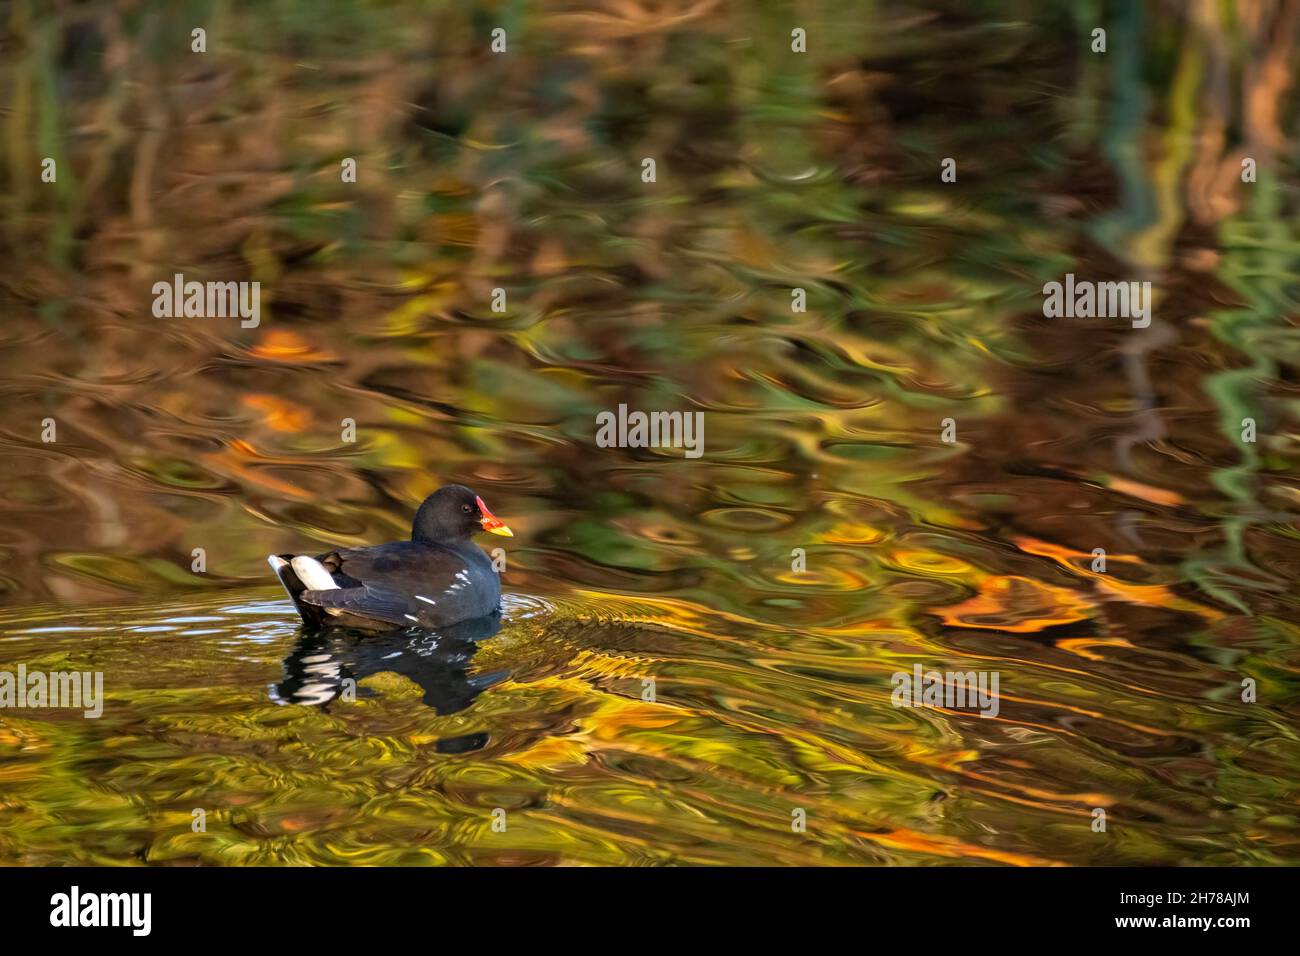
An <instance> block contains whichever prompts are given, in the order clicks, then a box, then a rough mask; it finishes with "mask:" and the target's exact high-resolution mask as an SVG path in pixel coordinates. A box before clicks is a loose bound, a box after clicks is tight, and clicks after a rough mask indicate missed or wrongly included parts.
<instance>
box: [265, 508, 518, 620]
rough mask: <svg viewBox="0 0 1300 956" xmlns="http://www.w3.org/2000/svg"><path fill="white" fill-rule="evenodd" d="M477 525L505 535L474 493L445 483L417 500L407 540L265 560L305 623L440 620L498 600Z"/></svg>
mask: <svg viewBox="0 0 1300 956" xmlns="http://www.w3.org/2000/svg"><path fill="white" fill-rule="evenodd" d="M478 531H490V532H491V533H492V534H503V535H507V536H510V535H511V531H510V529H509V528H507V527H506V526H505V524H504V523H502V521H501V520H500V519H499V518H497V517H496V516H495V515H493V514H492V512H491V511H489V510H488V507H487V505H485V504H484V503H483V499H482V498H480V497H479V496H478V495H476V494H474V492H472V491H470V490H469V489H468V488H466V487H465V486H464V485H447V486H446V487H443V488H439V489H438V490H437V491H435V492H434V493H433V494H431V495H430V496H429V497H428V498H426V499H424V504H422V505H420V510H419V511H417V512H416V513H415V521H414V523H413V524H412V526H411V540H410V541H394V542H392V543H390V544H380V545H375V546H374V547H372V548H340V549H338V550H337V551H330V552H328V553H327V554H321V555H317V556H316V557H314V558H313V557H309V556H307V555H305V554H299V555H293V554H273V555H270V556H269V557H268V558H267V559H266V560H267V562H268V563H269V564H270V565H271V567H272V569H274V571H275V574H276V577H278V578H279V579H280V583H281V584H283V585H284V589H285V590H286V591H287V592H289V597H290V598H291V599H292V600H293V603H294V606H295V607H297V608H298V613H299V614H300V615H302V620H303V623H304V624H306V625H307V626H308V627H325V626H333V625H338V626H344V627H355V628H361V629H364V630H368V631H387V630H391V629H393V628H394V627H410V626H411V625H418V626H420V627H427V628H437V627H445V626H446V625H449V624H455V623H456V622H458V621H467V620H470V619H471V618H476V617H482V616H484V615H486V614H491V613H492V612H494V611H496V610H498V609H499V608H500V606H501V582H500V580H499V579H498V578H497V574H496V571H494V570H493V568H492V561H491V559H490V558H488V556H487V555H486V554H484V553H483V551H482V549H480V548H479V547H478V546H477V545H476V544H474V542H473V541H471V540H470V537H471V536H472V535H473V534H475V533H476V532H478Z"/></svg>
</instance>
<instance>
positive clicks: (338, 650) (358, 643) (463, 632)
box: [270, 613, 509, 752]
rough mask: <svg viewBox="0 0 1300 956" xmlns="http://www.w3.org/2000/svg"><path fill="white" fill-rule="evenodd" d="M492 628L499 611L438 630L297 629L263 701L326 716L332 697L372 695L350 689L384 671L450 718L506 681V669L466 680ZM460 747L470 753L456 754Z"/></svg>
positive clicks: (493, 631) (495, 628) (498, 623)
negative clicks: (324, 711) (320, 710)
mask: <svg viewBox="0 0 1300 956" xmlns="http://www.w3.org/2000/svg"><path fill="white" fill-rule="evenodd" d="M500 630H501V614H500V613H497V614H493V615H490V616H488V617H483V618H478V619H476V620H470V621H462V622H460V623H458V624H453V625H451V626H449V627H446V628H442V629H441V630H438V631H427V630H423V629H421V628H415V627H412V628H401V629H396V630H393V631H390V632H387V633H381V634H375V633H370V632H365V631H358V630H353V629H350V628H327V629H325V630H321V631H312V630H307V629H304V630H303V633H302V635H301V636H300V637H299V638H298V641H297V643H296V644H295V645H294V648H293V651H292V652H291V653H290V654H289V655H288V656H287V657H286V658H285V659H284V677H283V679H281V680H280V681H279V682H278V683H276V684H273V685H271V688H270V697H271V700H273V701H275V702H276V703H277V704H310V705H316V706H321V707H323V708H325V709H327V710H328V707H329V704H330V703H331V702H332V701H334V700H336V699H338V698H339V697H340V696H343V697H344V698H345V700H354V699H355V698H356V697H358V696H360V697H370V696H374V695H375V692H374V691H372V690H369V689H367V688H364V687H358V686H357V685H358V684H359V682H361V681H363V680H365V678H367V677H370V676H372V675H374V674H380V673H391V674H397V675H400V676H402V677H405V678H407V679H409V680H411V681H413V682H414V683H415V684H417V685H418V686H419V687H420V690H421V691H422V693H423V696H422V698H421V700H422V701H423V703H424V704H425V705H426V706H428V707H432V708H433V709H434V711H435V712H436V713H438V714H439V715H446V714H454V713H456V712H457V711H460V710H464V709H465V708H466V707H468V706H469V705H470V704H471V703H472V702H473V700H474V698H475V697H477V696H478V695H479V694H481V693H482V692H483V691H484V690H486V689H487V688H489V687H491V686H492V685H494V684H497V683H500V682H501V681H502V680H505V679H506V677H507V676H509V675H508V673H507V672H506V671H493V672H489V673H483V674H474V675H473V676H471V675H470V662H471V659H472V658H473V657H474V654H475V652H477V650H478V644H479V642H480V641H483V640H486V639H487V638H489V637H491V636H493V635H494V634H496V633H497V632H498V631H500ZM484 742H486V741H484ZM481 745H482V744H480V745H479V746H481ZM448 746H454V744H450V743H449V744H448ZM464 749H470V748H463V749H461V750H459V751H457V752H464ZM473 749H477V748H473Z"/></svg>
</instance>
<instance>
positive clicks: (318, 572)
mask: <svg viewBox="0 0 1300 956" xmlns="http://www.w3.org/2000/svg"><path fill="white" fill-rule="evenodd" d="M290 563H291V564H293V573H294V574H296V575H298V580H299V581H301V582H302V583H303V584H305V585H306V586H307V590H309V591H332V590H334V589H335V588H337V587H338V585H337V584H335V583H334V578H333V577H331V576H330V573H329V572H328V571H326V570H325V565H323V564H321V563H320V562H319V561H317V560H316V559H315V558H312V557H308V556H307V555H305V554H300V555H298V557H296V558H294V559H293V561H292V562H290Z"/></svg>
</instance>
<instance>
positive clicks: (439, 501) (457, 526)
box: [411, 485, 512, 544]
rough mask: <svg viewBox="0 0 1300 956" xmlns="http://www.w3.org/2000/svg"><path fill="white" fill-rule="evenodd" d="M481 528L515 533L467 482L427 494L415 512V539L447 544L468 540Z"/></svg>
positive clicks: (446, 486) (413, 525)
mask: <svg viewBox="0 0 1300 956" xmlns="http://www.w3.org/2000/svg"><path fill="white" fill-rule="evenodd" d="M480 531H490V532H491V533H492V534H503V535H506V536H507V537H511V536H512V532H511V531H510V529H509V528H507V527H506V526H505V524H504V523H503V522H502V521H501V519H500V518H498V517H497V516H496V515H494V514H493V513H492V512H490V511H488V507H487V505H485V504H484V503H483V499H482V498H480V497H479V496H478V495H476V494H474V492H472V491H470V490H469V489H468V488H466V487H465V486H464V485H445V486H444V487H442V488H439V489H438V490H437V491H435V492H434V493H433V494H431V495H429V497H427V498H425V499H424V504H422V505H420V510H419V511H417V512H416V513H415V522H414V523H413V524H412V526H411V540H412V541H423V542H427V543H430V544H447V543H450V542H456V541H467V540H469V538H470V537H471V536H472V535H475V534H477V533H478V532H480Z"/></svg>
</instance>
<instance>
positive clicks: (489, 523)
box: [474, 497, 515, 538]
mask: <svg viewBox="0 0 1300 956" xmlns="http://www.w3.org/2000/svg"><path fill="white" fill-rule="evenodd" d="M474 501H475V502H477V504H478V510H479V513H480V514H482V516H483V517H481V518H479V524H481V525H482V526H483V530H484V531H489V532H491V533H492V534H503V535H505V536H506V537H507V538H513V537H514V536H515V533H514V532H513V531H511V530H510V529H509V528H507V527H506V523H505V522H504V521H502V520H501V519H500V518H498V517H497V516H496V515H494V514H493V513H492V512H490V511H488V506H487V505H485V504H483V499H482V498H479V497H475V498H474Z"/></svg>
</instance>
